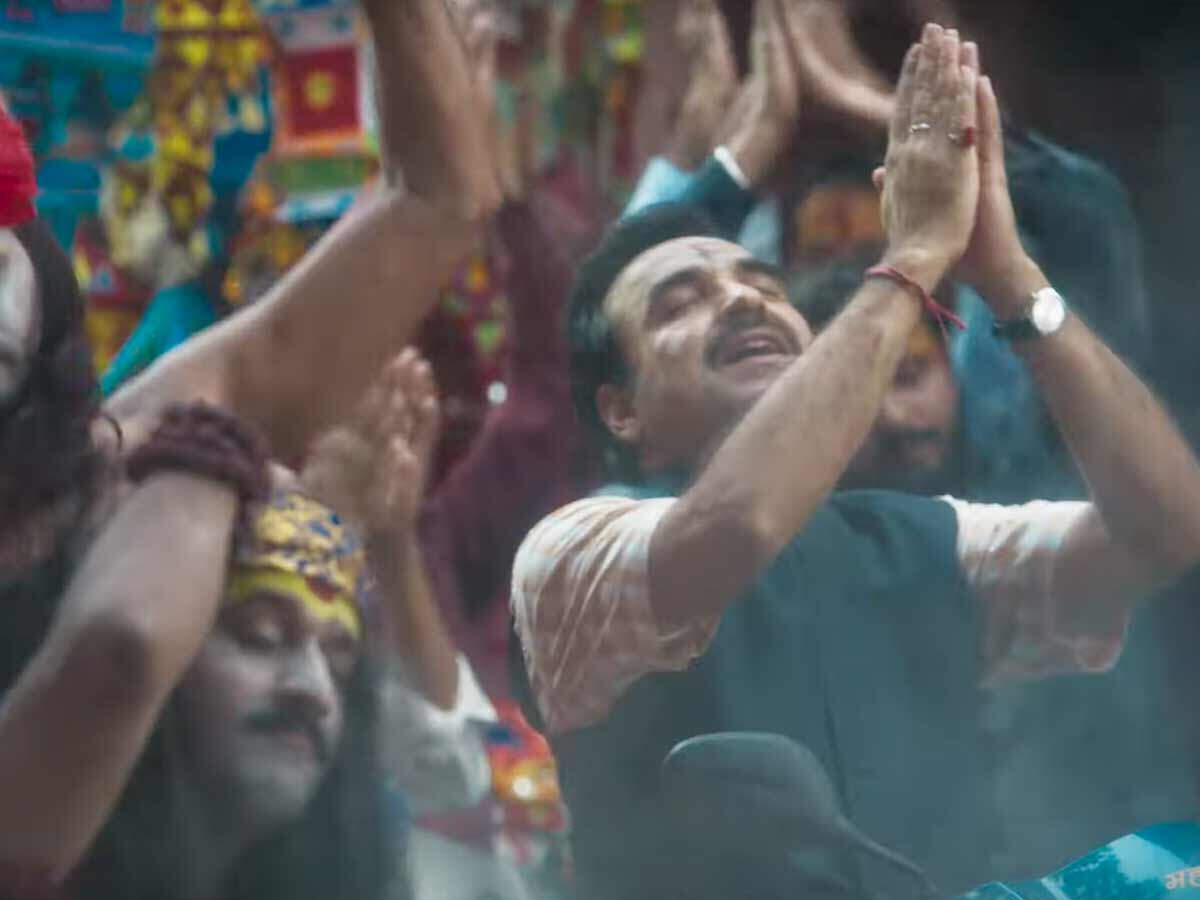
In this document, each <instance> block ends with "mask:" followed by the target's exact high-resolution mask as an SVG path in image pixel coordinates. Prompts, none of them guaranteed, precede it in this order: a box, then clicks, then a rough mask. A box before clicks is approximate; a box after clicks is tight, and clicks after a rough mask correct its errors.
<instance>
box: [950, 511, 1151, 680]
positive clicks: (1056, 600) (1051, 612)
mask: <svg viewBox="0 0 1200 900" xmlns="http://www.w3.org/2000/svg"><path fill="white" fill-rule="evenodd" d="M942 499H943V500H945V501H946V502H947V503H949V504H950V505H951V506H952V507H953V508H954V512H955V514H956V516H957V518H958V558H959V561H960V563H961V564H962V569H963V573H964V574H965V575H966V580H967V583H968V585H969V586H970V587H971V588H972V590H973V592H974V594H975V596H976V597H977V599H978V600H979V602H980V603H981V604H982V605H983V607H984V617H983V620H984V634H983V643H982V646H983V656H984V659H983V663H984V684H985V685H990V684H996V683H999V682H1002V681H1006V680H1016V679H1027V678H1040V677H1045V676H1048V675H1055V674H1065V673H1078V672H1104V671H1107V670H1108V669H1111V668H1112V667H1113V666H1114V665H1115V664H1116V662H1117V659H1118V658H1119V657H1120V654H1121V648H1122V646H1123V644H1124V640H1125V631H1126V629H1127V627H1128V623H1129V610H1128V608H1126V609H1125V610H1123V611H1122V612H1121V614H1119V615H1117V616H1115V617H1113V616H1109V617H1108V618H1107V619H1106V620H1105V621H1102V622H1098V623H1095V622H1094V623H1092V624H1093V625H1094V626H1096V627H1094V628H1092V629H1090V630H1089V632H1088V633H1087V634H1080V633H1078V632H1077V630H1075V629H1072V628H1071V627H1069V626H1068V624H1067V620H1068V617H1067V616H1066V615H1065V614H1064V613H1063V611H1064V609H1065V608H1066V607H1067V605H1070V606H1071V607H1072V608H1077V606H1078V604H1080V603H1081V602H1086V598H1080V597H1074V596H1072V595H1071V592H1070V590H1069V588H1068V587H1066V586H1062V585H1058V584H1056V583H1055V572H1056V561H1057V558H1058V554H1059V553H1060V552H1061V549H1062V547H1063V545H1064V542H1065V540H1066V538H1067V535H1068V534H1069V533H1070V531H1071V529H1073V528H1075V527H1077V526H1078V525H1079V524H1080V523H1082V522H1083V520H1084V518H1085V517H1086V516H1088V515H1089V514H1090V511H1091V504H1089V503H1084V502H1074V501H1072V502H1049V501H1045V500H1036V501H1033V502H1031V503H1025V504H1022V505H1019V506H1000V505H996V504H983V503H968V502H966V501H963V500H957V499H955V498H953V497H943V498H942Z"/></svg>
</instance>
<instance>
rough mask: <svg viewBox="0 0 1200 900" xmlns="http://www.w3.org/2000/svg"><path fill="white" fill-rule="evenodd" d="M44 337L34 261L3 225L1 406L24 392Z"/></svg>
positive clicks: (0, 265) (0, 233)
mask: <svg viewBox="0 0 1200 900" xmlns="http://www.w3.org/2000/svg"><path fill="white" fill-rule="evenodd" d="M40 339H41V308H40V301H39V299H38V290H37V279H36V278H35V277H34V272H33V262H32V260H30V258H29V254H28V252H26V250H25V247H24V246H23V245H22V244H21V242H20V240H18V239H17V236H16V234H15V233H14V232H13V231H12V229H9V228H4V229H0V408H3V407H4V405H5V404H6V403H8V402H10V401H11V400H12V399H13V398H14V397H16V396H17V394H19V393H20V390H21V386H22V385H23V384H24V383H25V378H26V376H27V375H28V374H29V369H30V366H31V365H32V362H33V358H34V355H35V354H36V352H37V346H38V341H39V340H40Z"/></svg>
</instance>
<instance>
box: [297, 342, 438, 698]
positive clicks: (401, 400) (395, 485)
mask: <svg viewBox="0 0 1200 900" xmlns="http://www.w3.org/2000/svg"><path fill="white" fill-rule="evenodd" d="M438 426H439V412H438V403H437V391H436V389H435V387H434V384H433V377H432V373H431V371H430V368H429V364H428V363H427V362H425V360H423V359H421V358H420V356H419V355H418V354H417V352H416V351H415V350H413V349H411V348H409V349H406V350H404V351H403V352H402V353H401V354H400V355H399V356H397V357H396V358H395V359H394V360H392V361H391V362H389V363H388V364H387V365H386V366H385V367H384V369H383V370H382V374H381V375H380V376H379V378H378V380H377V381H376V383H375V384H374V385H372V387H371V389H370V390H369V391H368V392H367V394H366V396H365V397H364V398H363V400H362V402H361V404H360V405H359V407H358V410H357V413H356V414H355V416H354V417H353V419H352V420H351V421H349V422H347V423H346V424H344V425H342V426H339V427H338V428H336V429H333V430H332V431H330V432H328V433H326V434H325V435H323V436H322V438H321V439H320V440H319V441H318V442H317V444H316V445H315V447H314V449H313V454H312V457H311V459H310V460H309V462H308V464H307V465H306V466H305V469H304V472H303V473H302V475H301V479H302V481H303V482H304V485H305V487H306V489H307V490H309V491H311V492H312V493H313V494H314V495H316V496H318V497H320V498H321V499H322V500H323V501H325V502H326V503H328V504H329V505H330V506H331V507H333V508H334V509H336V510H338V512H339V513H341V514H342V515H343V516H345V517H347V518H349V519H350V520H351V521H354V522H356V524H358V525H359V526H360V527H361V528H362V530H363V533H364V535H365V536H366V540H367V552H368V560H369V563H370V567H371V571H372V574H373V575H374V576H375V578H376V581H377V590H376V596H377V597H378V600H379V624H380V626H381V627H380V641H379V643H378V644H377V645H376V646H375V647H374V648H373V649H374V650H375V651H376V652H377V653H378V654H379V656H380V658H381V659H382V661H383V662H384V663H385V666H386V667H387V668H388V669H389V670H390V672H391V677H397V678H400V679H401V680H403V681H404V682H405V683H406V684H407V685H408V686H410V687H411V688H412V689H413V690H415V691H416V692H417V693H418V694H420V695H421V696H422V697H423V698H424V699H425V700H426V701H427V702H428V703H430V704H432V705H433V706H436V707H439V708H441V709H445V710H448V709H451V708H452V707H453V706H454V705H455V700H456V698H457V696H458V691H459V679H458V662H457V656H458V654H457V651H456V650H455V647H454V644H453V642H452V640H451V638H450V633H449V630H448V629H447V628H446V625H445V622H444V621H443V620H442V616H441V613H440V612H439V610H438V604H437V601H436V598H435V597H434V594H433V591H432V589H431V588H430V584H429V578H428V576H427V574H426V571H425V563H424V560H423V559H422V553H421V546H420V543H419V540H418V534H417V511H418V509H419V507H420V505H421V500H422V498H423V496H424V488H425V479H426V475H427V474H428V469H429V461H430V458H431V455H432V452H433V447H434V445H435V444H436V442H437V436H438Z"/></svg>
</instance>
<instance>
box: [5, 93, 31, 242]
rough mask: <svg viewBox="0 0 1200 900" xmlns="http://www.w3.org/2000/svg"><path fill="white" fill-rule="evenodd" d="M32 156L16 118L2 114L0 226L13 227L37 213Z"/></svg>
mask: <svg viewBox="0 0 1200 900" xmlns="http://www.w3.org/2000/svg"><path fill="white" fill-rule="evenodd" d="M35 196H37V179H36V177H35V176H34V169H33V154H32V153H30V152H29V144H28V143H27V142H26V140H25V132H24V131H22V130H21V126H20V124H19V123H18V122H17V121H16V119H14V118H12V116H10V115H8V114H7V113H0V227H3V228H11V227H13V226H14V225H20V224H21V223H22V222H26V221H28V220H29V219H32V218H33V217H34V216H35V215H36V214H37V213H36V211H35V210H34V206H33V199H34V197H35Z"/></svg>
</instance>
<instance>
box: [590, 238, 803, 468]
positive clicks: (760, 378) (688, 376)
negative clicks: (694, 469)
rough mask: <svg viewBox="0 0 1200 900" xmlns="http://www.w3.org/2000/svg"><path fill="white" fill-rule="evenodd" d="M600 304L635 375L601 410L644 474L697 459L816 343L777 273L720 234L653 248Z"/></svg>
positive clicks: (603, 396) (602, 394) (606, 392)
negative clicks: (717, 236)
mask: <svg viewBox="0 0 1200 900" xmlns="http://www.w3.org/2000/svg"><path fill="white" fill-rule="evenodd" d="M604 306H605V313H606V314H607V315H608V317H609V319H610V321H612V323H613V325H614V328H615V329H616V331H617V335H618V341H619V343H620V346H621V349H622V351H623V353H624V354H625V357H626V359H627V361H628V364H629V367H630V370H631V373H632V377H631V380H630V384H629V385H627V386H625V387H617V386H615V385H605V386H603V387H601V388H600V389H599V391H598V392H597V398H596V399H597V407H598V409H599V410H600V414H601V417H602V418H603V419H604V421H605V423H606V424H607V426H608V428H609V429H610V430H611V431H612V433H613V434H614V435H615V436H616V437H617V438H618V439H619V440H622V441H624V442H625V443H627V444H629V445H630V446H631V447H633V448H634V449H635V450H636V451H637V453H638V455H639V458H640V461H641V465H642V468H643V469H644V470H646V471H648V472H652V471H656V470H661V469H665V468H669V467H677V466H692V465H695V464H696V463H697V462H698V461H699V459H700V458H702V457H703V455H704V454H705V453H707V452H710V451H711V449H712V448H713V447H714V446H715V444H716V442H717V441H719V440H720V439H721V437H722V436H723V435H724V434H726V433H728V431H729V430H730V429H731V428H732V427H733V426H734V425H735V424H736V423H737V422H738V421H739V420H740V419H741V418H742V416H744V415H745V414H746V412H747V411H749V410H750V408H751V407H752V406H753V405H754V404H755V403H756V402H757V401H758V399H759V398H760V397H761V396H762V395H763V393H764V392H765V391H766V390H767V388H769V387H770V386H771V384H772V383H774V381H775V379H776V378H778V377H779V375H780V374H781V373H782V372H783V371H784V370H785V369H786V368H787V367H788V366H789V365H790V364H791V363H792V361H793V360H795V359H796V358H797V357H798V356H799V355H800V354H801V353H803V352H804V351H805V350H806V349H807V348H808V346H809V345H810V344H811V343H812V331H811V330H810V328H809V326H808V323H807V322H806V321H805V320H804V317H803V316H801V315H800V313H799V312H797V311H796V310H795V308H793V307H792V305H791V304H790V303H789V302H788V296H787V292H786V290H785V287H784V281H783V277H782V273H781V272H779V271H778V270H777V269H776V268H775V267H774V266H770V265H768V264H766V263H763V262H760V261H759V260H757V259H755V258H754V257H752V256H751V255H750V254H749V253H748V252H747V251H746V250H745V249H744V248H742V247H740V246H738V245H737V244H733V243H730V242H728V241H723V240H720V239H718V238H711V237H685V238H677V239H675V240H671V241H667V242H665V243H662V244H659V245H657V246H655V247H652V248H650V249H649V250H647V251H645V252H644V253H642V254H641V255H640V256H638V257H637V258H636V259H634V261H633V262H631V263H630V264H629V265H628V266H627V267H626V268H625V270H624V271H623V272H622V273H621V275H620V276H619V277H618V278H617V280H616V282H614V284H613V287H612V289H611V290H610V291H609V293H608V296H607V297H606V299H605V304H604Z"/></svg>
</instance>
